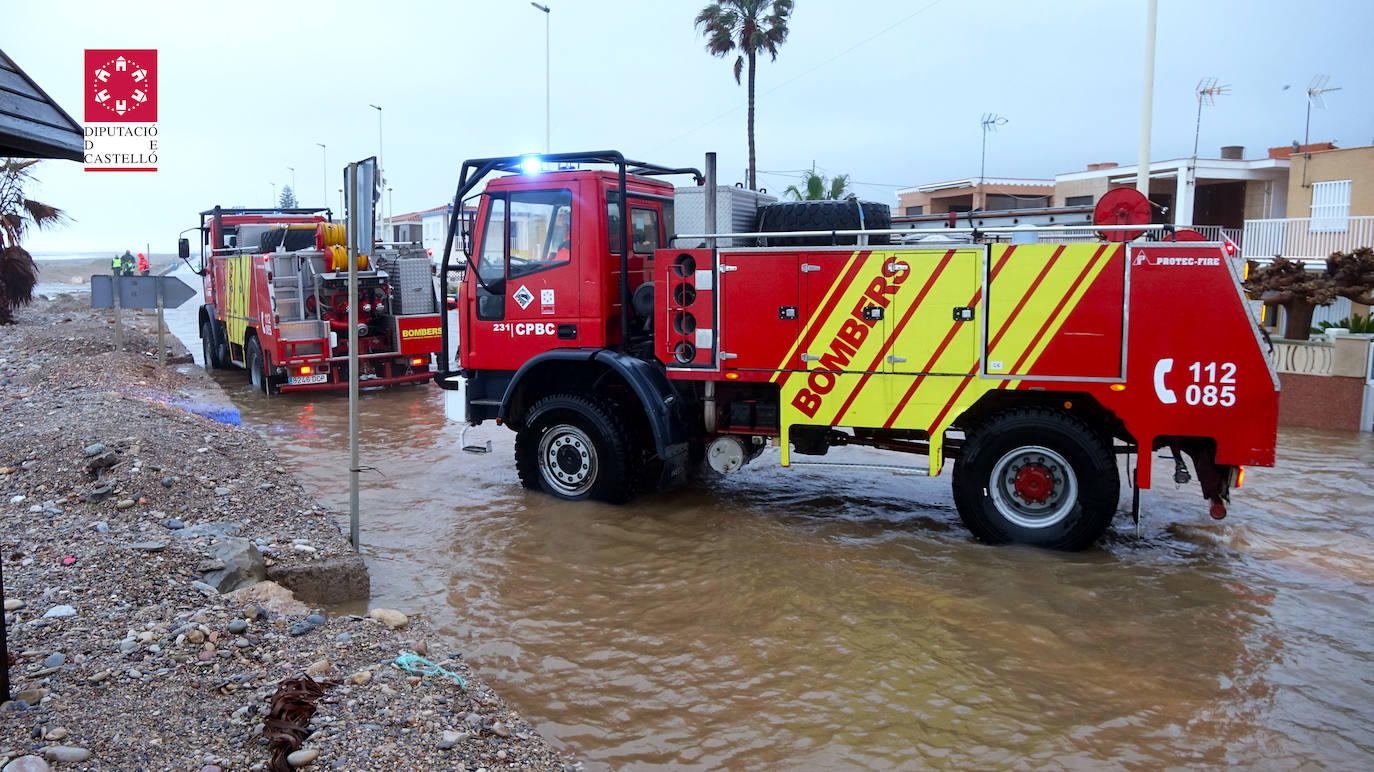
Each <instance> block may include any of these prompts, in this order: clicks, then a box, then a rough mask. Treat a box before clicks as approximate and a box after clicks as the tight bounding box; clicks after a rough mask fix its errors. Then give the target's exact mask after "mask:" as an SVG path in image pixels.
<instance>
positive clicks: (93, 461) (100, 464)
mask: <svg viewBox="0 0 1374 772" xmlns="http://www.w3.org/2000/svg"><path fill="white" fill-rule="evenodd" d="M118 463H119V455H118V454H117V453H115V452H114V451H113V450H107V451H105V452H104V453H101V454H99V455H97V456H95V457H94V458H89V459H87V460H86V469H87V470H88V471H90V472H92V473H95V472H99V471H100V470H101V469H109V468H110V467H112V466H114V465H115V464H118Z"/></svg>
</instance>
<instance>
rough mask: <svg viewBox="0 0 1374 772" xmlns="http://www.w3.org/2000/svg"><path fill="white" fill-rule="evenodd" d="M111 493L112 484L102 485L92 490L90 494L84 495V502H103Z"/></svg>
mask: <svg viewBox="0 0 1374 772" xmlns="http://www.w3.org/2000/svg"><path fill="white" fill-rule="evenodd" d="M113 493H114V485H113V484H112V483H103V484H101V485H97V486H95V487H94V488H92V489H91V491H90V493H87V494H86V500H87V501H91V502H98V501H104V500H105V499H108V498H109V497H110V496H111V495H112V494H113Z"/></svg>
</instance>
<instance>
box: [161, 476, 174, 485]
mask: <svg viewBox="0 0 1374 772" xmlns="http://www.w3.org/2000/svg"><path fill="white" fill-rule="evenodd" d="M173 482H174V481H173V480H172V478H170V477H164V478H162V487H164V488H170V487H172V483H173Z"/></svg>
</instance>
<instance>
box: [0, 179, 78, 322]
mask: <svg viewBox="0 0 1374 772" xmlns="http://www.w3.org/2000/svg"><path fill="white" fill-rule="evenodd" d="M37 163H38V161H37V160H35V159H24V158H5V159H3V160H0V324H14V312H15V311H17V310H18V309H19V308H20V307H21V306H24V305H27V304H28V303H29V301H31V300H33V288H34V285H35V284H37V283H38V266H36V265H34V262H33V256H32V255H30V254H29V253H28V250H26V249H24V248H23V247H22V246H20V242H22V241H23V240H24V233H25V232H26V231H27V230H28V228H29V225H30V224H33V225H36V226H38V227H39V228H45V227H48V226H51V225H57V224H59V223H61V222H64V221H65V220H66V219H67V216H66V215H65V214H63V213H62V210H60V209H57V208H56V207H51V206H48V205H47V204H44V203H42V202H41V201H34V200H33V199H31V198H28V197H26V196H25V195H24V185H25V183H28V182H31V181H33V179H34V176H33V172H32V171H31V170H32V168H33V166H34V164H37Z"/></svg>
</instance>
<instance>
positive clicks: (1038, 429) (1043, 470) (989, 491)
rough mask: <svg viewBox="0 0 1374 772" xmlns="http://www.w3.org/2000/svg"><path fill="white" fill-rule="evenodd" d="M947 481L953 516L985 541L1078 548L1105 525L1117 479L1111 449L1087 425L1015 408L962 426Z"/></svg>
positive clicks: (1096, 536)
mask: <svg viewBox="0 0 1374 772" xmlns="http://www.w3.org/2000/svg"><path fill="white" fill-rule="evenodd" d="M953 487H954V503H955V505H956V506H957V507H958V509H959V517H960V518H961V519H962V520H963V521H964V525H966V526H967V527H968V529H969V530H970V531H972V532H973V535H974V536H976V537H978V538H979V539H981V540H983V541H985V542H988V543H991V544H1001V543H1004V542H1019V543H1022V544H1030V545H1033V546H1037V547H1044V548H1047V549H1056V550H1082V549H1087V548H1088V547H1091V546H1092V545H1093V544H1094V543H1096V542H1097V540H1098V539H1099V538H1101V536H1102V534H1103V532H1105V531H1106V530H1107V526H1109V525H1110V524H1111V521H1112V517H1113V515H1114V514H1115V513H1116V505H1117V499H1118V497H1119V496H1120V493H1121V479H1120V476H1119V474H1118V472H1117V468H1116V459H1115V457H1114V456H1113V455H1112V452H1111V447H1110V446H1109V445H1108V443H1107V441H1106V440H1105V439H1104V438H1103V437H1102V436H1101V435H1099V434H1098V433H1097V432H1094V431H1093V430H1092V429H1090V428H1088V426H1087V425H1085V424H1084V423H1082V422H1081V421H1079V420H1078V419H1076V418H1074V417H1072V416H1070V415H1068V414H1067V413H1063V412H1059V411H1055V410H1049V409H1044V408H1018V409H1015V410H1008V411H1006V412H1003V413H999V414H997V415H995V416H993V417H992V418H990V419H989V420H987V421H984V422H983V423H982V424H981V425H979V426H978V427H976V428H974V429H972V430H971V431H970V432H969V434H968V437H967V439H966V441H965V442H964V446H963V448H962V450H961V452H960V455H959V458H958V459H957V460H956V461H955V462H954V480H953Z"/></svg>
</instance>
